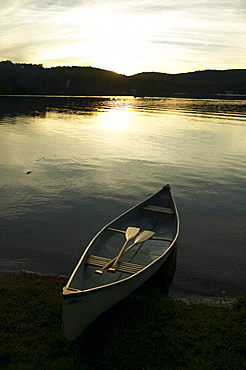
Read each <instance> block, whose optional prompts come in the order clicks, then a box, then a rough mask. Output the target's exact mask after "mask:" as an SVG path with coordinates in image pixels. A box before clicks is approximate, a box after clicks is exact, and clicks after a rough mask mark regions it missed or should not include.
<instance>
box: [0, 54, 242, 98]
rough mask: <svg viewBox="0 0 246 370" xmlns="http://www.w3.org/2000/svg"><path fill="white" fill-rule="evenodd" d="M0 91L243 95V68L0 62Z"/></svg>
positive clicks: (61, 93)
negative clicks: (128, 69) (127, 69)
mask: <svg viewBox="0 0 246 370" xmlns="http://www.w3.org/2000/svg"><path fill="white" fill-rule="evenodd" d="M0 94H5V95H75V96H76V95H77V96H105V95H106V96H107V95H110V96H116V95H126V96H128V95H133V96H157V97H158V96H175V95H193V96H199V95H213V94H217V95H219V94H227V95H228V94H240V95H246V69H231V70H205V71H195V72H188V73H178V74H168V73H157V72H143V73H139V74H135V75H132V76H125V75H122V74H118V73H115V72H111V71H107V70H103V69H99V68H94V67H78V66H72V67H51V68H44V67H43V65H42V64H24V63H12V62H11V61H10V60H7V61H2V62H0Z"/></svg>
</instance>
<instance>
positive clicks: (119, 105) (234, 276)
mask: <svg viewBox="0 0 246 370" xmlns="http://www.w3.org/2000/svg"><path fill="white" fill-rule="evenodd" d="M0 151H1V157H0V176H1V177H0V188H1V198H0V227H1V233H0V248H1V249H0V269H1V270H29V271H37V272H40V273H48V274H53V273H55V274H65V275H69V274H70V273H71V272H72V270H73V268H74V266H75V265H76V263H77V261H78V259H79V257H80V255H81V253H82V251H83V250H84V248H85V247H86V245H87V243H88V242H89V241H90V239H91V238H92V237H93V236H94V234H95V233H96V232H97V231H98V230H99V229H100V228H101V227H102V226H103V225H105V223H107V222H109V221H110V220H111V219H113V218H114V217H116V216H118V215H119V214H120V213H122V212H123V211H125V210H126V209H128V208H129V207H131V206H133V205H134V204H136V203H137V202H139V201H141V200H143V199H144V198H146V197H148V196H149V195H151V194H153V193H154V192H156V191H157V190H159V189H160V188H161V187H162V186H163V185H165V184H166V183H170V184H171V186H172V191H173V195H174V197H175V200H176V203H177V206H178V209H179V214H180V221H181V230H180V236H179V239H178V246H177V256H176V259H174V258H173V259H172V261H170V264H172V265H173V262H175V265H174V267H175V270H173V271H174V275H173V276H172V279H171V284H170V287H169V292H170V294H171V295H173V296H179V297H181V296H182V297H191V296H196V297H211V296H215V295H216V296H223V295H225V296H228V297H232V296H235V295H236V294H238V293H240V291H243V290H244V291H245V277H246V276H245V275H246V273H245V265H246V232H245V226H246V192H245V188H246V176H245V170H246V168H245V163H246V161H245V158H246V101H245V100H219V99H211V100H199V99H178V98H177V99H175V98H169V99H168V98H165V99H164V98H151V99H148V98H145V99H134V98H121V97H119V98H81V97H77V98H69V97H68V98H66V97H65V98H64V97H63V98H61V97H51V98H50V97H0ZM30 171H31V173H29V174H27V172H30Z"/></svg>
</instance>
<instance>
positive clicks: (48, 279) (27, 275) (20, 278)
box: [0, 270, 69, 286]
mask: <svg viewBox="0 0 246 370" xmlns="http://www.w3.org/2000/svg"><path fill="white" fill-rule="evenodd" d="M68 279H69V276H65V275H53V274H41V273H38V272H32V271H26V270H21V271H2V270H0V284H4V285H10V286H11V285H13V284H15V285H26V284H30V283H31V284H47V285H53V284H59V283H60V284H61V285H62V284H63V285H66V283H67V281H68Z"/></svg>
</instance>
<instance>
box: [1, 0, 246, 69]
mask: <svg viewBox="0 0 246 370" xmlns="http://www.w3.org/2000/svg"><path fill="white" fill-rule="evenodd" d="M0 6H1V15H0V34H1V35H2V37H1V39H0V47H1V58H2V60H6V59H10V60H12V61H14V62H30V63H43V64H44V65H45V66H50V65H71V64H72V65H92V66H96V67H99V68H105V69H112V70H115V71H117V72H121V73H126V74H129V73H136V72H141V71H143V70H144V71H148V70H157V71H163V72H175V71H176V72H182V71H189V70H191V69H194V68H196V69H206V68H218V69H226V68H243V67H244V66H245V61H246V50H245V45H246V43H245V35H246V26H245V15H246V3H245V1H244V0H233V1H231V0H224V1H221V0H214V1H205V0H191V1H189V2H184V1H183V0H182V1H181V0H172V1H171V0H162V1H159V0H153V1H152V2H149V0H148V1H147V0H142V1H138V0H136V1H134V2H132V1H131V2H130V1H128V0H126V1H124V2H123V1H121V0H112V1H100V0H71V1H69V0H44V1H40V0H19V1H18V0H8V1H7V2H6V1H3V0H0Z"/></svg>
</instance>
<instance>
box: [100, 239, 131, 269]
mask: <svg viewBox="0 0 246 370" xmlns="http://www.w3.org/2000/svg"><path fill="white" fill-rule="evenodd" d="M128 241H129V240H128V239H127V240H126V241H125V243H124V245H123V247H122V248H121V250H120V253H119V254H118V256H116V257H115V258H113V259H112V260H111V261H109V262H108V263H107V264H106V265H105V266H103V268H102V269H101V270H96V271H94V272H95V273H96V274H102V273H103V271H105V270H107V269H108V268H110V267H111V266H112V265H114V264H115V263H116V260H117V263H118V261H119V259H120V257H121V256H122V254H123V253H124V252H125V248H126V246H127V243H128ZM127 249H128V248H127ZM126 251H127V250H126Z"/></svg>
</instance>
